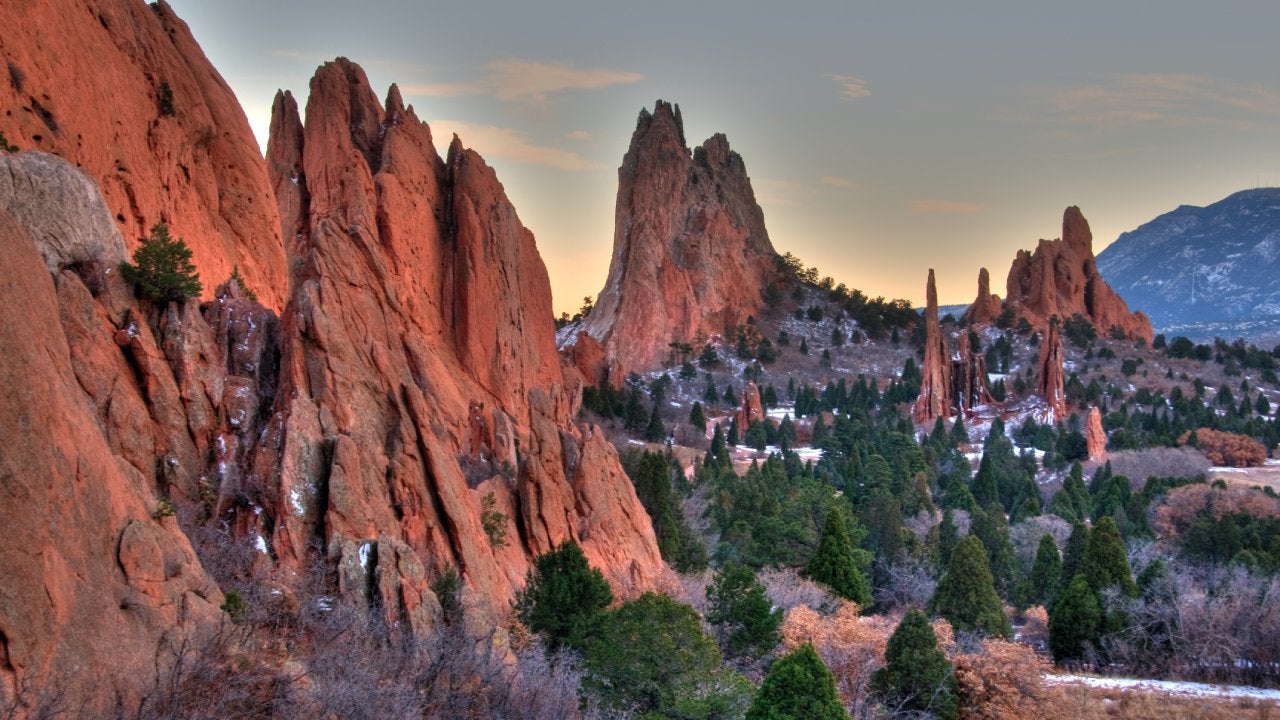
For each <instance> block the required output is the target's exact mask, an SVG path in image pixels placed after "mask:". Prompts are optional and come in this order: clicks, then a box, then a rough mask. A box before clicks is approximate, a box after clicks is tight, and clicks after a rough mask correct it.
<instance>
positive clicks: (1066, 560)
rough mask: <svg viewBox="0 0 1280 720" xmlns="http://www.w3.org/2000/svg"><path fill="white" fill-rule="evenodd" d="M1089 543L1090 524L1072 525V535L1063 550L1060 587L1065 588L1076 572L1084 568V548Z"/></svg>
mask: <svg viewBox="0 0 1280 720" xmlns="http://www.w3.org/2000/svg"><path fill="white" fill-rule="evenodd" d="M1088 544H1089V526H1088V525H1085V524H1084V523H1083V522H1078V523H1076V524H1074V525H1072V526H1071V536H1070V537H1068V538H1067V547H1066V548H1065V549H1063V551H1062V574H1061V575H1059V576H1058V588H1059V589H1062V588H1065V587H1066V586H1067V585H1069V584H1070V583H1071V580H1072V578H1074V577H1075V576H1076V573H1078V572H1080V571H1081V570H1082V569H1083V568H1084V550H1085V547H1086V546H1088Z"/></svg>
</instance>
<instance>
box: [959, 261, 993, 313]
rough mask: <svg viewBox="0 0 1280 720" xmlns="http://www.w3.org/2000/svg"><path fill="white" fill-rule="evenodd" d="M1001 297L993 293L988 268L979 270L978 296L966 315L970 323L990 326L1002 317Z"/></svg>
mask: <svg viewBox="0 0 1280 720" xmlns="http://www.w3.org/2000/svg"><path fill="white" fill-rule="evenodd" d="M1000 311H1001V304H1000V296H999V295H996V294H995V293H993V292H991V274H990V273H988V272H987V269H986V268H981V269H979V270H978V296H977V298H976V299H975V300H974V301H973V304H972V305H970V306H969V309H968V310H966V311H965V313H964V320H965V322H968V323H975V324H981V325H990V324H992V323H994V322H995V321H996V318H999V317H1000Z"/></svg>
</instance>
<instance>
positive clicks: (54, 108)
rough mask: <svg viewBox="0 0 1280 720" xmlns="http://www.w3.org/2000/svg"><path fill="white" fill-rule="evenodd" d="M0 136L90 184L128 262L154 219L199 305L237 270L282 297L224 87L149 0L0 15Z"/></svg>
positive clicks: (20, 8) (168, 12)
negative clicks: (168, 236)
mask: <svg viewBox="0 0 1280 720" xmlns="http://www.w3.org/2000/svg"><path fill="white" fill-rule="evenodd" d="M0 27H3V28H5V32H4V33H0V59H3V61H4V63H5V66H6V69H7V77H6V78H5V80H4V81H0V109H2V110H3V114H2V115H0V132H3V133H4V135H5V137H6V138H7V139H8V141H9V142H10V143H11V144H13V145H16V146H17V147H18V148H20V149H24V150H25V149H38V150H42V151H45V152H48V153H52V154H55V155H58V156H60V157H63V158H66V159H67V160H69V161H70V162H71V163H72V164H74V165H76V166H78V167H80V168H81V169H83V170H84V172H85V173H87V174H88V176H89V177H91V178H93V179H94V180H96V181H97V182H98V184H99V185H100V187H101V190H102V195H103V196H104V197H105V198H106V203H107V207H108V208H110V219H109V222H110V223H112V224H114V225H115V226H116V228H117V230H118V231H119V232H120V233H121V234H122V235H123V237H124V240H125V243H126V246H127V248H128V249H129V251H130V252H132V251H133V250H134V249H136V248H137V246H138V244H139V243H140V240H141V238H142V237H144V236H146V235H147V234H149V233H150V231H151V227H152V226H153V225H155V224H156V223H158V222H166V223H168V224H169V228H170V230H171V231H172V233H173V235H174V237H180V238H183V239H184V240H185V241H186V242H187V244H188V245H189V246H190V247H191V249H192V253H193V260H194V262H195V264H196V267H197V269H198V270H199V272H200V279H201V281H202V283H203V284H204V288H205V295H204V297H205V298H210V297H212V294H213V288H215V287H216V286H217V285H218V284H220V283H221V282H222V281H224V280H226V279H227V277H229V276H230V274H231V270H232V268H233V267H238V268H239V269H240V273H241V274H242V275H243V276H244V277H245V279H246V280H247V282H248V284H249V286H250V287H252V288H253V289H254V290H256V291H257V293H258V296H259V297H260V298H261V299H262V301H263V303H264V304H265V305H267V306H268V307H270V308H272V309H274V310H277V311H278V310H280V309H281V308H282V307H283V305H284V300H285V298H286V296H287V295H288V282H287V279H286V269H285V268H286V266H285V256H284V248H283V246H282V244H281V239H280V230H279V227H280V224H279V221H278V219H277V216H276V211H275V200H274V198H273V196H272V193H271V185H270V183H269V182H268V179H267V173H266V168H265V167H264V165H263V163H262V155H261V153H260V151H259V149H258V147H257V143H256V142H255V141H254V138H253V134H252V133H251V132H250V130H249V123H248V121H247V120H246V119H245V115H244V112H243V111H242V110H241V109H240V106H239V104H238V103H237V102H236V98H235V95H234V94H233V93H232V92H231V89H230V88H229V87H228V86H227V84H226V83H225V82H224V81H223V80H222V78H221V76H219V75H218V73H217V71H216V70H214V69H213V67H212V66H211V65H210V64H209V62H208V60H207V59H206V58H205V56H204V53H203V52H202V51H201V49H200V47H199V46H198V45H197V44H196V42H195V39H194V38H193V37H192V36H191V32H190V30H189V29H188V28H187V25H186V23H184V22H183V21H182V20H180V19H179V18H178V17H177V16H176V15H175V14H174V13H173V10H172V9H171V8H170V7H169V5H168V4H167V3H165V2H164V1H163V0H160V1H159V2H156V3H152V4H150V5H148V4H146V3H142V2H137V1H136V0H65V1H62V2H11V3H4V4H0Z"/></svg>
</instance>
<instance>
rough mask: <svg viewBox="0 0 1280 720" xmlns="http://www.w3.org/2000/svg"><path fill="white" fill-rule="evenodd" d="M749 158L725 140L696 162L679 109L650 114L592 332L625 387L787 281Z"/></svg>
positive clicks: (623, 175)
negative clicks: (672, 350)
mask: <svg viewBox="0 0 1280 720" xmlns="http://www.w3.org/2000/svg"><path fill="white" fill-rule="evenodd" d="M775 257H776V253H775V252H774V250H773V245H772V243H770V242H769V235H768V232H767V231H766V230H765V227H764V214H763V213H762V212H761V211H760V206H759V205H758V204H757V203H756V200H755V193H754V191H753V190H752V189H751V180H750V178H748V177H747V172H746V166H745V165H744V164H743V162H742V158H741V157H740V156H739V155H738V154H737V153H735V152H733V151H732V150H730V149H729V141H728V140H726V139H725V137H724V135H720V134H717V135H714V136H712V137H711V138H710V139H708V140H707V141H706V142H705V143H703V144H702V146H701V147H699V148H697V149H696V150H695V151H694V152H693V153H692V155H691V154H690V152H689V147H688V146H687V145H686V144H685V138H684V126H683V123H682V120H681V117H680V109H679V107H678V106H674V107H673V106H672V105H670V104H668V103H665V102H662V101H661V100H659V101H658V102H657V104H656V105H655V106H654V110H653V113H652V114H651V113H649V112H648V111H647V110H642V111H641V112H640V119H639V120H638V121H637V123H636V131H635V134H634V135H632V137H631V147H630V148H629V149H628V150H627V154H626V156H625V157H624V158H623V160H622V166H621V167H620V168H618V202H617V206H616V209H615V217H614V237H613V260H612V261H611V263H610V265H609V278H608V280H607V282H606V283H605V287H604V289H603V290H601V291H600V295H599V297H598V299H597V301H596V303H595V308H594V309H593V310H592V312H591V315H590V316H589V317H588V318H587V321H586V323H585V326H586V330H587V331H588V332H589V333H590V334H591V335H592V336H593V337H595V338H596V339H597V340H599V341H600V342H601V343H602V344H603V345H604V347H605V352H606V354H607V356H608V358H609V361H610V377H611V379H612V380H613V381H614V382H621V380H622V378H623V377H625V375H626V374H627V373H629V372H632V371H641V370H646V369H648V368H650V367H652V366H653V365H654V364H656V363H657V362H658V361H659V360H661V359H662V358H664V357H666V355H667V352H668V344H669V343H671V342H687V343H693V342H695V341H696V340H697V339H698V338H699V337H704V338H706V337H710V336H712V335H717V334H725V332H726V330H727V329H731V328H733V327H734V326H736V325H738V324H741V323H743V322H746V319H747V318H748V317H749V316H752V315H754V314H756V313H758V312H759V311H760V308H761V305H762V300H761V290H762V289H763V288H764V287H765V286H767V285H768V284H769V283H770V282H772V281H773V279H774V277H775V274H776V272H777V269H776V268H777V264H776V260H775Z"/></svg>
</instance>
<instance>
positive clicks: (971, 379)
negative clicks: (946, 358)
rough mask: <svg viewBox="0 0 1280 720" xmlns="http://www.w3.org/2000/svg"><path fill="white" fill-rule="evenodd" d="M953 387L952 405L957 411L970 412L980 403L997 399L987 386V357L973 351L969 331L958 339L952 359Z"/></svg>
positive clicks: (985, 403) (987, 403)
mask: <svg viewBox="0 0 1280 720" xmlns="http://www.w3.org/2000/svg"><path fill="white" fill-rule="evenodd" d="M951 388H952V391H953V393H954V395H955V397H954V399H953V401H952V403H951V405H952V407H953V408H954V409H955V410H956V412H959V413H963V414H968V413H970V412H972V411H973V410H974V409H975V408H977V407H978V406H980V405H990V404H992V403H994V402H995V401H996V400H995V398H994V397H992V395H991V389H990V388H989V387H987V359H986V358H985V357H983V355H982V354H981V353H976V352H973V348H972V346H971V345H970V343H969V333H967V332H962V333H960V337H959V338H958V339H957V340H956V354H955V357H954V358H953V359H952V361H951Z"/></svg>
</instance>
